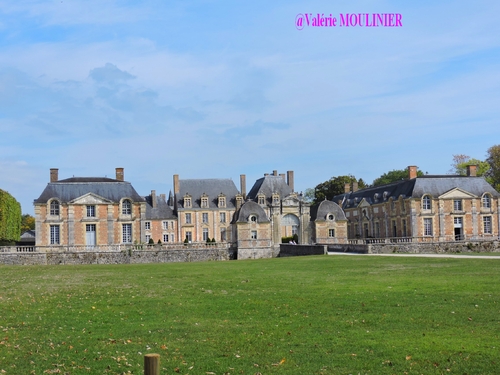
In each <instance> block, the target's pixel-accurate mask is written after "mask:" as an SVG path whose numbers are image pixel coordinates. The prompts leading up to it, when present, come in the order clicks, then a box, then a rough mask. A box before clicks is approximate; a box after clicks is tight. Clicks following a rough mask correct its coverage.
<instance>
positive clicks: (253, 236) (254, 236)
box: [250, 230, 257, 240]
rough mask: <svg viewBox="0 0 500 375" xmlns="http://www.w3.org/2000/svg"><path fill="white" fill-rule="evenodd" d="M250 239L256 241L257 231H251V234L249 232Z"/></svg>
mask: <svg viewBox="0 0 500 375" xmlns="http://www.w3.org/2000/svg"><path fill="white" fill-rule="evenodd" d="M250 238H251V239H252V240H256V239H257V231H256V230H253V231H252V232H250Z"/></svg>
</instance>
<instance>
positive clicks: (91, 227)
mask: <svg viewBox="0 0 500 375" xmlns="http://www.w3.org/2000/svg"><path fill="white" fill-rule="evenodd" d="M85 236H86V241H87V242H86V243H87V246H95V245H96V225H95V224H87V225H85Z"/></svg>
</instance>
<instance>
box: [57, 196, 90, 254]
mask: <svg viewBox="0 0 500 375" xmlns="http://www.w3.org/2000/svg"><path fill="white" fill-rule="evenodd" d="M61 208H62V207H61ZM84 233H85V232H84ZM67 244H68V245H70V246H73V245H75V207H74V206H72V205H70V206H68V242H67Z"/></svg>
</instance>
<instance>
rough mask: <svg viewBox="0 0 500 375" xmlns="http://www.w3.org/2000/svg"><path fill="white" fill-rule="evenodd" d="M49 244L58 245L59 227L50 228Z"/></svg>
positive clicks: (52, 226)
mask: <svg viewBox="0 0 500 375" xmlns="http://www.w3.org/2000/svg"><path fill="white" fill-rule="evenodd" d="M50 244H51V245H59V244H60V237H59V225H51V226H50Z"/></svg>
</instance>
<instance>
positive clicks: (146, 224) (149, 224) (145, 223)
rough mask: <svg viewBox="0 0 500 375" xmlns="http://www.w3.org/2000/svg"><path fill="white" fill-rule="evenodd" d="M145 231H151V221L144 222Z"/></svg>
mask: <svg viewBox="0 0 500 375" xmlns="http://www.w3.org/2000/svg"><path fill="white" fill-rule="evenodd" d="M144 229H146V230H151V222H150V221H145V222H144Z"/></svg>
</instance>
